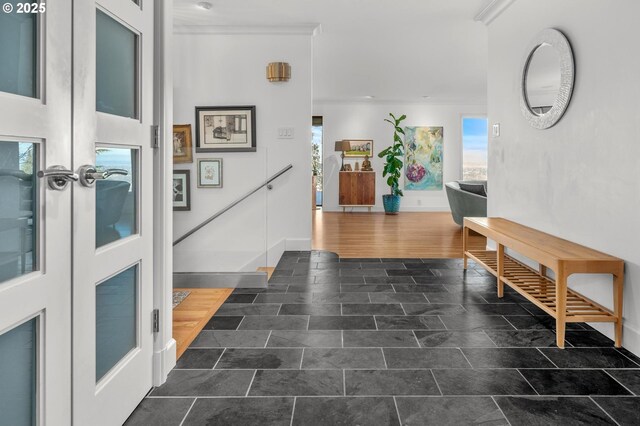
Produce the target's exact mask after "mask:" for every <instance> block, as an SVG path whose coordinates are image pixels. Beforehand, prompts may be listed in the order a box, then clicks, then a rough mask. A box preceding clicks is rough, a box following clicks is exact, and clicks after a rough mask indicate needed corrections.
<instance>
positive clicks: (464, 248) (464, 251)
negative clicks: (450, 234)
mask: <svg viewBox="0 0 640 426" xmlns="http://www.w3.org/2000/svg"><path fill="white" fill-rule="evenodd" d="M468 242H469V228H467V227H466V226H465V227H464V228H463V229H462V262H463V263H464V265H463V266H464V270H465V271H466V270H467V262H468V258H467V244H468Z"/></svg>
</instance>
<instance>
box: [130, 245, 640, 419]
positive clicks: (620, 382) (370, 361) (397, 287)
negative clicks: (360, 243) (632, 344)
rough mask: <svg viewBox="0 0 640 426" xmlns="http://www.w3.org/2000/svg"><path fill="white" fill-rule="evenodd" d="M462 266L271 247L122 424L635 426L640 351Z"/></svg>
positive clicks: (457, 262) (455, 262)
mask: <svg viewBox="0 0 640 426" xmlns="http://www.w3.org/2000/svg"><path fill="white" fill-rule="evenodd" d="M505 292H506V293H505V297H504V298H502V299H500V298H498V297H497V295H496V288H495V278H493V277H492V276H490V275H489V274H488V273H487V272H486V271H484V270H483V269H481V268H480V267H476V266H474V265H473V263H471V264H470V269H469V270H468V271H467V273H466V274H465V273H464V272H463V271H462V260H461V259H339V258H338V256H336V255H335V254H333V253H328V252H286V253H285V254H284V256H283V257H282V259H281V260H280V263H279V264H278V267H277V268H276V270H275V272H274V274H273V277H272V278H271V280H270V282H269V287H268V288H266V289H247V288H245V289H236V290H235V291H234V292H233V294H232V295H231V296H230V297H229V299H228V300H227V301H226V302H225V303H224V305H223V306H222V307H221V308H220V310H219V311H218V312H217V313H216V315H215V316H214V317H213V318H212V319H211V321H209V323H208V324H207V325H206V327H205V328H204V330H203V331H202V332H201V333H200V335H199V336H198V337H197V338H196V340H195V341H194V342H193V344H192V345H191V347H190V348H189V349H188V350H187V352H186V353H185V354H184V355H183V357H182V358H181V359H180V360H179V361H178V364H177V365H176V368H175V369H174V371H172V372H171V373H170V374H169V378H168V380H167V383H165V384H164V385H163V386H161V387H159V388H156V389H153V390H152V391H151V392H150V393H149V395H148V397H147V398H145V400H144V401H142V403H141V404H140V406H139V407H138V408H137V409H136V411H135V412H134V413H133V414H132V415H131V417H130V419H129V420H128V421H127V423H126V424H127V425H176V426H177V425H242V426H246V425H305V426H306V425H363V426H364V425H400V424H402V425H431V424H433V425H449V424H455V425H466V424H487V425H508V424H511V425H553V424H562V425H574V424H576V425H577V424H588V425H600V424H619V425H637V424H640V396H638V395H640V359H639V358H638V357H636V356H635V355H633V354H632V353H630V352H628V351H626V350H625V349H616V348H614V347H613V343H612V342H611V340H609V339H608V338H606V337H605V336H604V335H602V334H600V333H599V332H597V331H595V330H594V329H593V328H591V327H589V326H588V325H586V324H571V325H570V326H569V327H568V331H567V334H566V349H564V350H561V349H558V348H557V347H555V333H554V328H555V323H554V321H553V319H552V318H550V317H548V316H546V315H544V313H543V312H542V311H541V310H539V309H537V308H536V307H535V306H534V305H532V304H531V303H528V302H527V301H526V299H524V298H523V297H521V296H520V295H518V294H517V293H515V292H513V291H512V290H510V289H508V288H505Z"/></svg>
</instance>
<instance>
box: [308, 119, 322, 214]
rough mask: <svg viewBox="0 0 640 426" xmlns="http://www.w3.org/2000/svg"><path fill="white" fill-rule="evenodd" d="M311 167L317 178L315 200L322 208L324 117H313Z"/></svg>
mask: <svg viewBox="0 0 640 426" xmlns="http://www.w3.org/2000/svg"><path fill="white" fill-rule="evenodd" d="M311 134H312V136H313V137H312V139H311V144H312V145H311V148H312V159H311V161H312V162H311V167H312V169H313V176H315V183H316V187H315V190H316V192H315V200H316V206H322V117H313V120H312V127H311Z"/></svg>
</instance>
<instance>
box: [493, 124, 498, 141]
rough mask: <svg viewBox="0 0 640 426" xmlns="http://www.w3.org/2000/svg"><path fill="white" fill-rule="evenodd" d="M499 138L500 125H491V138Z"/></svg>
mask: <svg viewBox="0 0 640 426" xmlns="http://www.w3.org/2000/svg"><path fill="white" fill-rule="evenodd" d="M499 136H500V123H494V125H493V137H494V138H497V137H499Z"/></svg>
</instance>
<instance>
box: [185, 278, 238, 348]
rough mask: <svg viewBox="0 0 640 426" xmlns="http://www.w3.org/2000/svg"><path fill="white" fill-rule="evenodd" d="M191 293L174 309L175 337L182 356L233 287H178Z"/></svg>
mask: <svg viewBox="0 0 640 426" xmlns="http://www.w3.org/2000/svg"><path fill="white" fill-rule="evenodd" d="M174 290H187V291H190V292H191V294H189V295H188V296H187V298H186V299H184V300H183V301H182V303H180V304H179V305H178V306H176V308H175V309H174V310H173V338H174V339H176V346H177V353H176V358H180V357H181V356H182V354H183V353H184V351H185V350H187V347H188V346H189V345H190V344H191V342H193V339H195V338H196V336H197V335H198V334H199V333H200V331H202V329H203V328H204V326H205V325H206V324H207V322H208V321H209V320H210V319H211V317H212V316H213V314H215V313H216V311H217V310H218V309H219V308H220V306H221V305H222V304H223V303H224V301H225V300H227V297H229V295H230V294H231V292H232V291H233V289H232V288H176V289H174Z"/></svg>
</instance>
